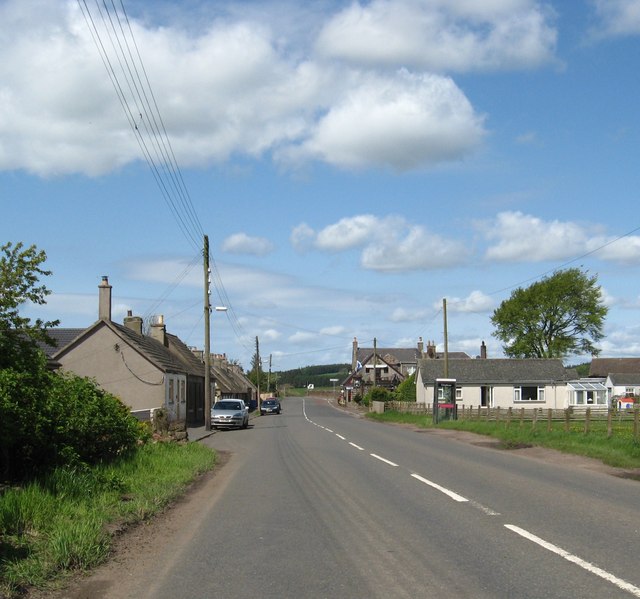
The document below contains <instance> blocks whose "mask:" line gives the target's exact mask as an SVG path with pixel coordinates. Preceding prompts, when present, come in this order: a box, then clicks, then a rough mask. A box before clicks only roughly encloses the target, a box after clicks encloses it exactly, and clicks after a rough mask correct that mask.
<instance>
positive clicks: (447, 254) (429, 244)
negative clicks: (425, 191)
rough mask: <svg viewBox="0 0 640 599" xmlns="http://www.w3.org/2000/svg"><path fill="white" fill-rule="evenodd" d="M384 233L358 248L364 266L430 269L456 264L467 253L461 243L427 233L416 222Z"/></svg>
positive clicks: (390, 268) (398, 269)
mask: <svg viewBox="0 0 640 599" xmlns="http://www.w3.org/2000/svg"><path fill="white" fill-rule="evenodd" d="M385 233H386V236H385V237H384V238H383V239H382V240H380V241H379V242H378V243H376V244H371V245H369V246H367V247H366V248H365V249H364V251H363V252H362V259H361V264H362V266H363V267H364V268H366V269H370V270H376V271H379V272H402V271H407V270H432V269H438V268H447V267H451V266H455V265H459V264H461V263H463V262H464V261H465V260H466V259H467V258H468V256H469V252H468V250H467V248H466V247H465V246H464V245H463V244H462V243H460V242H458V241H455V240H452V239H448V238H445V237H442V236H440V235H437V234H436V233H430V232H428V231H427V230H426V229H424V228H423V227H421V226H418V225H412V226H406V227H404V228H403V229H402V230H395V231H394V230H387V231H386V232H385Z"/></svg>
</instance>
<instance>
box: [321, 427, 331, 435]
mask: <svg viewBox="0 0 640 599" xmlns="http://www.w3.org/2000/svg"><path fill="white" fill-rule="evenodd" d="M322 428H324V430H325V431H327V432H328V433H332V432H333V431H332V430H331V429H330V428H325V427H324V426H323V427H322Z"/></svg>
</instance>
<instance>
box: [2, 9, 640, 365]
mask: <svg viewBox="0 0 640 599" xmlns="http://www.w3.org/2000/svg"><path fill="white" fill-rule="evenodd" d="M114 5H115V6H116V7H117V8H118V12H115V11H114V10H113V5H109V6H110V7H111V12H110V13H109V15H107V14H106V13H103V16H104V17H105V19H106V18H108V16H111V17H112V18H117V17H118V16H120V18H121V22H123V23H124V24H125V26H123V29H122V31H123V32H124V33H123V34H122V37H121V38H116V37H115V36H114V37H112V38H111V39H113V40H114V43H113V46H110V45H109V39H110V38H109V33H108V30H107V29H105V27H104V25H103V21H101V15H100V12H99V10H98V6H102V3H100V4H99V5H97V4H96V3H95V0H91V1H89V0H86V2H85V1H82V2H77V1H75V0H74V1H66V2H63V1H59V0H32V1H30V2H24V1H23V0H1V1H0V201H1V202H2V209H3V210H2V215H3V216H2V219H1V220H0V239H2V242H3V243H4V242H6V241H13V242H18V241H22V242H24V243H25V244H28V245H30V244H35V245H37V246H38V248H40V249H43V250H45V251H46V253H47V256H48V259H47V263H46V265H47V267H48V268H49V269H50V270H52V271H53V274H52V276H51V277H49V278H48V279H47V285H48V287H49V288H50V289H51V290H52V292H53V293H52V295H51V296H50V297H49V301H48V304H47V305H46V306H43V307H33V306H26V307H25V312H26V313H27V314H28V315H30V316H32V317H36V316H39V317H42V318H45V319H54V318H57V319H60V321H61V326H65V327H83V326H88V325H89V324H91V323H93V322H94V321H95V320H96V319H97V286H98V284H99V283H100V280H101V276H102V275H108V276H109V280H110V283H111V284H112V285H113V298H114V301H113V304H114V305H113V318H114V320H116V321H119V322H121V321H122V318H124V316H125V315H126V312H127V310H132V311H133V313H134V314H136V315H141V316H145V317H151V316H152V315H155V314H162V315H163V316H164V318H165V322H166V324H167V329H168V330H169V331H170V332H172V333H175V334H177V335H179V336H180V337H181V338H182V339H183V340H184V341H185V342H186V343H188V344H189V345H192V346H196V347H200V348H202V347H203V345H204V341H203V339H204V333H203V331H204V324H203V309H202V296H203V272H202V261H201V258H200V257H199V253H200V252H201V249H200V248H199V244H200V243H201V238H202V235H203V234H207V235H208V236H209V239H210V244H211V253H212V255H213V259H214V263H215V268H214V273H213V289H212V303H213V304H214V305H225V306H228V308H229V310H228V311H227V312H226V313H218V312H216V313H213V315H212V340H211V347H212V351H214V352H219V353H226V354H227V356H228V357H230V358H232V359H237V360H239V361H240V363H242V364H243V365H244V366H245V367H249V365H250V360H251V356H252V355H253V352H254V350H255V338H256V337H258V338H259V340H260V349H261V354H262V357H263V358H265V359H266V357H267V356H269V355H271V356H272V368H273V369H274V370H284V369H289V368H295V367H298V366H305V365H308V364H323V363H330V362H347V361H350V352H351V341H352V339H353V338H354V337H357V338H358V341H359V343H360V345H361V346H369V347H370V346H372V344H373V339H374V337H375V338H376V339H377V343H378V346H396V347H412V346H415V344H416V343H417V341H418V338H419V337H422V338H423V339H424V341H425V342H426V341H427V340H433V341H435V342H436V344H437V346H438V348H439V349H442V347H443V328H444V326H443V325H444V323H443V314H442V300H443V298H446V299H447V315H448V318H447V321H448V322H447V324H448V333H449V349H450V350H451V351H466V352H467V353H469V354H470V355H472V356H475V355H477V354H478V353H479V348H480V344H481V342H482V341H483V340H484V341H485V342H486V343H487V346H488V355H489V357H500V356H501V355H502V352H501V347H500V344H499V342H498V341H497V340H496V339H495V338H493V337H492V331H493V329H492V326H491V322H490V318H491V314H492V312H493V310H494V309H495V308H496V307H497V306H498V305H499V304H500V302H501V301H503V300H504V299H506V298H508V297H509V295H510V293H511V292H512V291H513V289H514V288H515V287H517V286H518V285H528V284H530V283H531V282H533V281H534V280H537V279H539V278H540V277H542V276H544V275H545V274H550V273H552V272H553V271H554V270H555V269H558V268H562V267H566V266H578V267H582V268H583V269H584V270H586V271H588V272H589V273H590V274H595V275H597V276H598V281H599V283H600V284H601V286H602V293H603V298H604V301H605V302H606V303H607V305H608V306H609V315H608V317H607V321H606V327H605V332H606V338H605V339H604V340H603V341H602V342H601V343H600V347H601V348H602V354H601V355H602V356H610V357H616V356H620V357H630V356H639V355H640V325H639V323H638V315H639V310H640V293H639V291H638V284H637V281H638V266H639V264H640V233H639V232H638V231H639V230H640V219H639V218H638V217H637V213H638V210H637V195H638V192H637V190H638V188H639V187H640V186H639V183H640V181H639V179H640V174H639V173H640V169H639V168H638V147H639V141H640V120H639V119H638V114H637V113H638V98H639V97H640V93H639V92H640V77H638V58H639V57H640V1H639V0H584V1H580V0H570V1H569V0H566V1H558V0H557V1H554V2H535V1H533V0H487V1H485V2H476V1H475V0H422V1H418V0H402V1H401V0H384V1H383V0H377V1H373V2H367V3H365V2H360V3H351V2H340V1H337V0H335V1H329V0H327V1H323V2H309V3H297V2H286V1H276V2H262V1H261V2H251V1H242V2H229V3H225V2H212V1H205V0H188V1H182V2H175V1H174V2H168V1H164V0H154V1H153V2H151V1H142V0H125V2H124V8H125V10H126V16H127V17H128V25H129V26H130V30H129V29H128V27H127V23H126V21H124V13H123V12H122V7H121V4H120V2H119V0H118V1H117V2H114ZM103 10H104V9H103ZM92 20H93V23H94V25H95V29H92V28H91V22H92ZM92 31H93V36H92ZM116 31H118V29H116ZM128 31H129V32H130V33H129V34H127V32H128ZM126 35H129V37H126ZM96 42H97V43H96ZM118 42H119V43H121V44H126V43H129V48H134V50H133V51H132V53H131V54H130V56H132V57H133V58H132V64H134V62H135V56H136V49H137V52H139V56H140V58H141V63H138V64H139V65H143V66H144V73H145V74H146V75H145V78H148V83H149V88H148V90H149V93H151V92H152V93H153V98H154V99H155V104H157V111H158V112H157V113H156V112H154V110H155V109H154V108H153V106H154V103H153V102H149V103H148V104H147V105H145V104H144V103H142V104H140V103H139V101H138V100H137V99H136V97H135V93H130V92H129V91H128V89H127V86H126V77H127V75H126V72H127V70H126V66H125V67H124V69H123V70H121V69H120V68H119V67H118V62H117V56H116V52H115V50H114V47H115V48H117V44H118ZM100 44H102V47H103V48H104V52H105V54H103V55H102V56H101V53H100V52H99V50H98V48H99V47H100ZM133 44H135V46H133ZM125 47H126V46H125ZM105 58H107V59H108V61H109V62H107V64H112V65H113V71H112V77H111V79H114V80H115V81H116V83H117V85H120V86H121V87H120V89H121V90H122V92H121V93H122V97H121V100H119V96H118V94H117V93H116V91H115V88H114V85H113V83H112V80H111V79H110V77H109V72H108V70H107V69H106V68H105V65H104V63H103V60H104V59H105ZM141 72H142V71H141ZM140 81H141V83H140V87H142V85H143V83H142V82H144V78H141V79H140ZM133 89H135V86H134V87H133ZM126 110H128V111H129V112H128V113H127V112H126ZM159 117H161V119H162V123H164V127H165V130H166V134H167V138H166V139H167V140H168V143H170V146H171V149H172V151H173V154H174V156H175V164H176V165H177V167H178V168H179V173H180V176H181V177H182V180H183V181H184V186H183V187H179V186H178V187H179V189H180V190H182V191H178V192H177V195H174V194H173V193H168V195H165V194H163V191H162V179H161V182H160V183H159V182H158V180H157V177H154V175H153V172H152V170H151V168H150V166H149V164H148V162H147V161H146V160H145V158H144V156H143V153H142V150H141V147H140V145H139V143H138V142H137V139H136V135H138V136H139V137H140V138H142V139H145V135H147V133H145V125H147V124H148V123H151V122H152V119H153V118H156V119H157V118H159ZM136 127H138V129H136ZM136 131H137V134H136ZM163 139H164V138H163ZM152 140H153V134H149V137H148V139H147V141H148V142H149V143H151V142H152ZM165 147H168V146H165ZM154 164H155V162H154ZM160 164H162V161H160ZM168 164H173V162H171V159H169V161H168ZM162 172H163V171H162V169H160V173H162ZM176 172H177V171H176ZM171 206H173V208H171ZM578 360H579V358H576V359H573V360H570V361H569V362H570V363H575V362H576V361H578ZM265 368H266V366H265Z"/></svg>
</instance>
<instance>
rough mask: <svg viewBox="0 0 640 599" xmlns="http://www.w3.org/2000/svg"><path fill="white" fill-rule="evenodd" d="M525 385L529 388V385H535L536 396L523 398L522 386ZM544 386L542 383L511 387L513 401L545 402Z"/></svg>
mask: <svg viewBox="0 0 640 599" xmlns="http://www.w3.org/2000/svg"><path fill="white" fill-rule="evenodd" d="M523 387H526V388H530V387H536V389H537V391H536V396H535V398H533V397H532V398H530V399H523V398H522V388H523ZM544 392H545V386H544V385H519V386H518V387H515V386H514V387H513V403H532V402H539V403H543V402H545V401H546V400H545V395H544Z"/></svg>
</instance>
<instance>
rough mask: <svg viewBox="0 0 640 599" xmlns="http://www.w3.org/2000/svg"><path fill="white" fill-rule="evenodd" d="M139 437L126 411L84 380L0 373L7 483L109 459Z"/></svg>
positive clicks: (0, 444) (0, 437)
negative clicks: (55, 469) (54, 470)
mask: <svg viewBox="0 0 640 599" xmlns="http://www.w3.org/2000/svg"><path fill="white" fill-rule="evenodd" d="M140 433H141V429H140V426H139V423H138V421H137V420H136V419H135V418H134V417H133V416H132V415H131V414H130V412H129V410H128V408H127V407H126V406H124V405H123V404H122V403H121V402H120V400H119V399H117V398H116V397H115V396H113V395H111V394H110V393H107V392H105V391H103V390H102V389H100V388H99V387H98V386H97V385H96V383H95V382H93V381H91V380H89V379H85V378H81V377H78V376H75V375H71V374H58V373H51V372H48V371H46V369H45V368H44V367H43V368H41V369H39V370H38V371H37V372H30V373H25V372H18V371H15V370H13V369H2V370H0V460H1V461H0V466H1V467H2V473H3V474H4V475H5V477H7V478H13V479H22V478H27V477H30V476H32V475H34V474H36V473H38V472H42V471H47V470H49V469H51V468H52V467H55V466H65V465H75V464H78V463H87V464H94V463H97V462H101V461H109V460H112V459H113V458H115V457H116V456H118V455H120V454H122V453H123V452H126V451H128V450H130V449H131V448H133V447H134V446H135V445H136V442H137V441H138V439H139V438H140V436H141V434H140Z"/></svg>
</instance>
